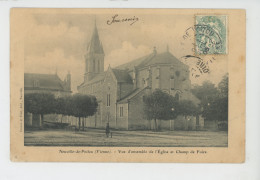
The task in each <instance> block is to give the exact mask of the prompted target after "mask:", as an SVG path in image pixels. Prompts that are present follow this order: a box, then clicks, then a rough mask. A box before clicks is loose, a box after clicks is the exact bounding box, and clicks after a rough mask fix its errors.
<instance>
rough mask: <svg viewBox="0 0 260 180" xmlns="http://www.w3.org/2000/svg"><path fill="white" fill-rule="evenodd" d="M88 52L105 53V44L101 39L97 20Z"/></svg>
mask: <svg viewBox="0 0 260 180" xmlns="http://www.w3.org/2000/svg"><path fill="white" fill-rule="evenodd" d="M88 53H96V54H104V50H103V46H102V43H101V41H100V40H99V34H98V29H97V24H96V20H95V25H94V30H93V33H92V37H91V40H90V42H89V46H88Z"/></svg>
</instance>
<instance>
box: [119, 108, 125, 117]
mask: <svg viewBox="0 0 260 180" xmlns="http://www.w3.org/2000/svg"><path fill="white" fill-rule="evenodd" d="M119 112H120V114H119V115H120V117H123V116H124V109H123V107H120V109H119Z"/></svg>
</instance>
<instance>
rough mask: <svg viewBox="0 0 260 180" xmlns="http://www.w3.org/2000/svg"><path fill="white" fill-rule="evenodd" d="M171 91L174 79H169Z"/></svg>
mask: <svg viewBox="0 0 260 180" xmlns="http://www.w3.org/2000/svg"><path fill="white" fill-rule="evenodd" d="M170 85H171V90H174V78H171V79H170Z"/></svg>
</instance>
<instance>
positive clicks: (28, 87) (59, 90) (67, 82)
mask: <svg viewBox="0 0 260 180" xmlns="http://www.w3.org/2000/svg"><path fill="white" fill-rule="evenodd" d="M71 92H72V91H71V74H70V73H69V72H68V74H67V76H66V78H65V79H64V81H62V80H61V79H60V78H59V76H58V75H57V73H55V74H35V73H24V94H30V93H51V94H54V96H55V97H63V96H67V95H70V94H71ZM44 116H45V117H46V119H48V121H57V120H58V119H59V117H58V115H54V114H51V115H44ZM42 124H43V122H42V120H41V118H40V115H36V114H31V113H25V114H24V125H25V128H27V127H41V126H42Z"/></svg>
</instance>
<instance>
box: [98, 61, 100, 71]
mask: <svg viewBox="0 0 260 180" xmlns="http://www.w3.org/2000/svg"><path fill="white" fill-rule="evenodd" d="M98 72H100V61H98Z"/></svg>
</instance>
